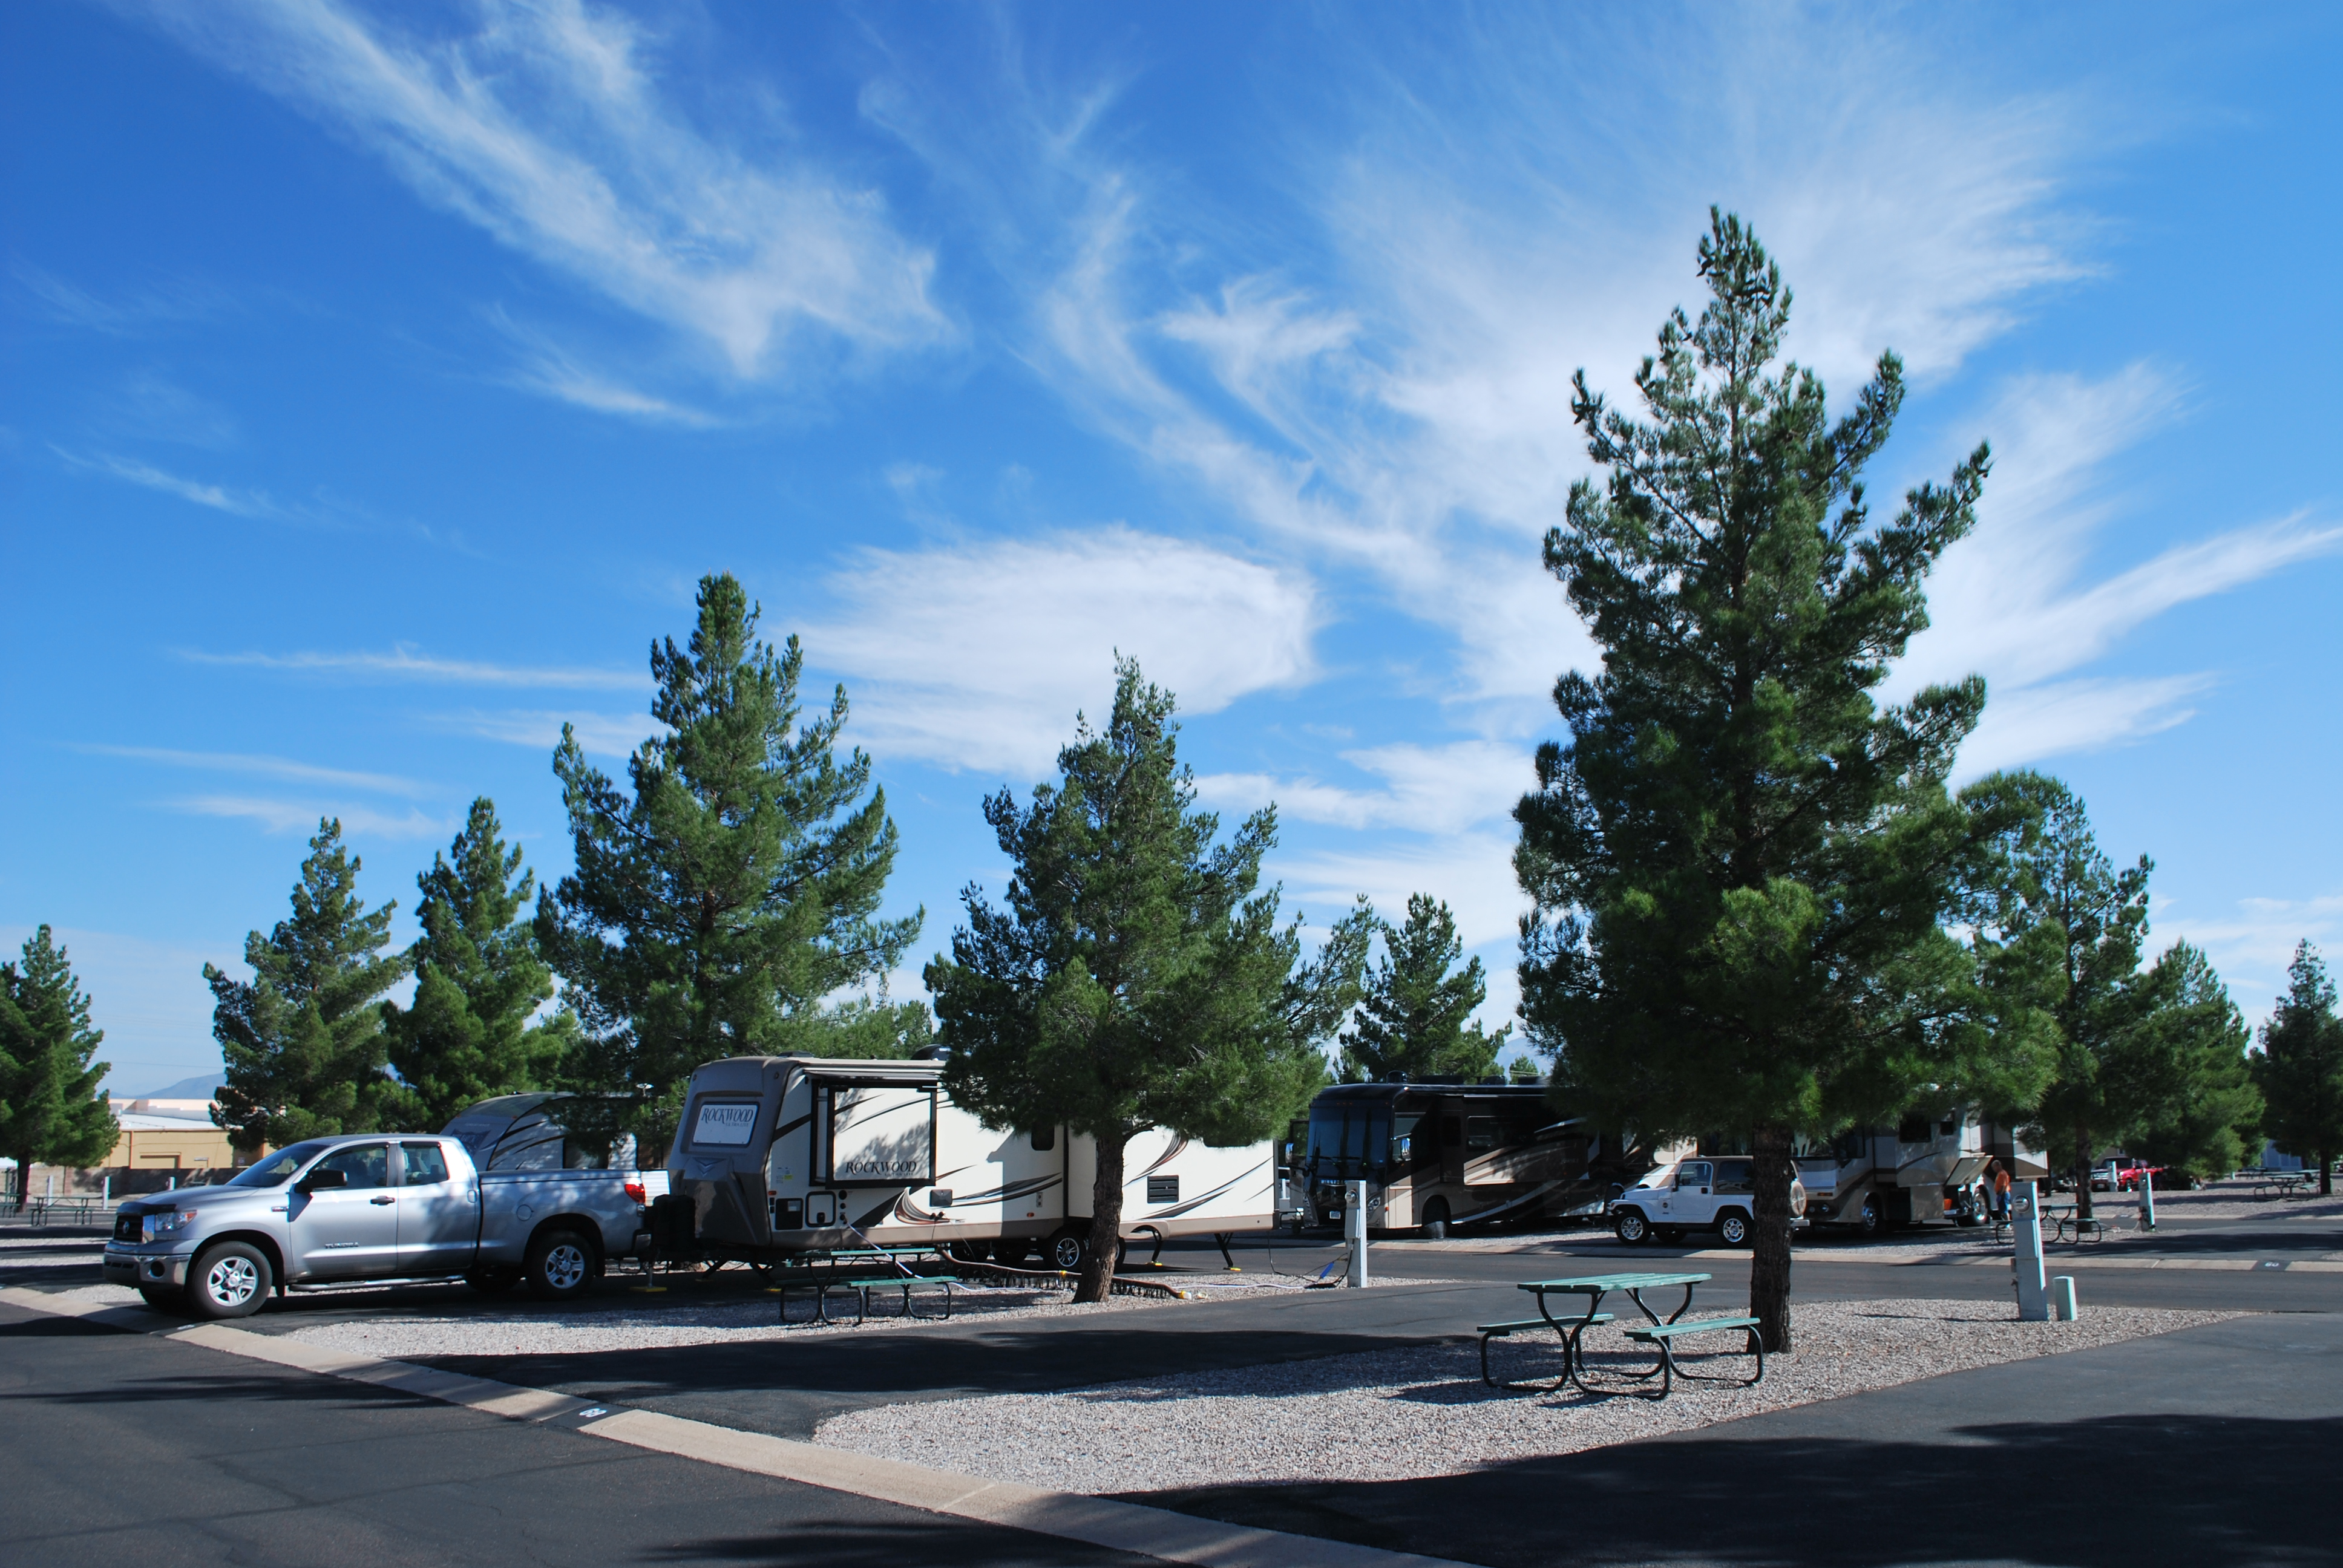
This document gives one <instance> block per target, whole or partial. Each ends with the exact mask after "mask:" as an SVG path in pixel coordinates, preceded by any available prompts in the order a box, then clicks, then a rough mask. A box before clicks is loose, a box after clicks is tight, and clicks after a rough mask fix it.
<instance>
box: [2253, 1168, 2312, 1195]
mask: <svg viewBox="0 0 2343 1568" xmlns="http://www.w3.org/2000/svg"><path fill="white" fill-rule="evenodd" d="M2317 1182H2318V1171H2263V1172H2262V1173H2261V1177H2260V1180H2258V1181H2256V1182H2255V1183H2254V1196H2256V1197H2257V1198H2262V1197H2269V1196H2273V1195H2274V1196H2277V1197H2279V1198H2295V1197H2299V1196H2301V1195H2302V1194H2303V1193H2304V1192H2307V1191H2309V1190H2310V1189H2311V1187H2313V1186H2314V1185H2316V1184H2317Z"/></svg>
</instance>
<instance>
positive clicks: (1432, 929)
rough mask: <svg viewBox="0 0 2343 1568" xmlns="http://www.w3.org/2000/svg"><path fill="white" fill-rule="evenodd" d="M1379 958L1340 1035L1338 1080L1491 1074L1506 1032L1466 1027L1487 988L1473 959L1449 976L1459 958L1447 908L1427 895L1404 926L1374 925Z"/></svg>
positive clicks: (1418, 898) (1416, 900) (1414, 903)
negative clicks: (1349, 1023)
mask: <svg viewBox="0 0 2343 1568" xmlns="http://www.w3.org/2000/svg"><path fill="white" fill-rule="evenodd" d="M1377 924H1378V929H1379V930H1381V932H1382V934H1383V958H1382V959H1381V960H1379V961H1378V962H1377V964H1376V966H1375V971H1374V977H1373V980H1370V981H1369V982H1368V985H1367V991H1366V995H1365V997H1364V998H1363V999H1362V1000H1361V1002H1360V1004H1359V1010H1358V1013H1357V1016H1356V1021H1355V1022H1354V1023H1353V1026H1352V1028H1351V1030H1349V1031H1348V1032H1347V1033H1345V1034H1344V1035H1343V1036H1342V1081H1344V1082H1346V1083H1363V1082H1388V1081H1393V1080H1396V1079H1399V1078H1402V1077H1404V1078H1407V1079H1411V1080H1414V1081H1419V1082H1420V1081H1423V1080H1424V1079H1427V1078H1441V1077H1457V1078H1462V1079H1463V1080H1464V1081H1466V1082H1468V1083H1477V1082H1479V1081H1481V1080H1482V1079H1483V1078H1486V1077H1489V1076H1490V1075H1492V1074H1493V1073H1494V1072H1495V1071H1496V1070H1497V1052H1498V1051H1499V1050H1501V1049H1502V1048H1503V1045H1504V1043H1505V1037H1506V1035H1508V1034H1509V1033H1511V1032H1512V1030H1511V1028H1510V1026H1507V1025H1503V1024H1501V1025H1499V1026H1498V1028H1497V1030H1496V1031H1495V1032H1494V1033H1484V1032H1483V1030H1479V1029H1477V1028H1473V1027H1472V1026H1470V1025H1469V1024H1468V1023H1467V1022H1466V1020H1468V1019H1470V1018H1471V1017H1472V1016H1473V1010H1474V1009H1475V1008H1477V1007H1479V1006H1480V1005H1481V1004H1482V1002H1483V1001H1485V1000H1488V995H1489V984H1488V981H1487V980H1486V979H1484V978H1483V975H1482V973H1481V960H1479V959H1473V960H1471V961H1470V962H1468V963H1467V964H1465V966H1464V967H1463V969H1461V970H1456V971H1455V972H1454V973H1453V974H1452V973H1450V972H1449V971H1450V970H1452V969H1454V966H1455V963H1456V960H1458V959H1460V958H1462V957H1463V954H1464V943H1463V940H1462V939H1461V938H1459V937H1458V936H1457V934H1456V920H1455V917H1454V916H1453V915H1451V914H1450V913H1449V912H1448V906H1447V905H1446V904H1445V903H1443V902H1441V901H1440V900H1437V899H1434V898H1433V896H1432V895H1431V894H1429V893H1413V894H1410V895H1409V897H1408V900H1407V924H1406V925H1404V926H1393V925H1390V924H1389V923H1387V922H1380V921H1379V922H1377Z"/></svg>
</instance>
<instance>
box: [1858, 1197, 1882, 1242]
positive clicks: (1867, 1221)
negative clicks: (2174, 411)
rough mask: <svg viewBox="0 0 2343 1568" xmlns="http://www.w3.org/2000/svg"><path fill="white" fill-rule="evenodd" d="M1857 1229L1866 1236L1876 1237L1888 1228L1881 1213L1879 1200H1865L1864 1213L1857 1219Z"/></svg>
mask: <svg viewBox="0 0 2343 1568" xmlns="http://www.w3.org/2000/svg"><path fill="white" fill-rule="evenodd" d="M1886 1228H1887V1227H1886V1221H1885V1219H1884V1218H1883V1217H1882V1216H1881V1214H1880V1212H1879V1200H1878V1199H1877V1198H1865V1200H1864V1201H1863V1212H1862V1213H1861V1214H1859V1215H1857V1216H1856V1217H1855V1229H1857V1230H1859V1231H1862V1232H1863V1233H1864V1234H1865V1235H1866V1236H1876V1235H1877V1234H1879V1232H1880V1231H1884V1230H1885V1229H1886Z"/></svg>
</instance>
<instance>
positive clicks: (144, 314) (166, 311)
mask: <svg viewBox="0 0 2343 1568" xmlns="http://www.w3.org/2000/svg"><path fill="white" fill-rule="evenodd" d="M10 270H11V271H12V272H13V273H14V275H15V282H16V286H17V289H18V290H19V292H20V293H21V295H22V296H23V297H24V299H25V303H26V305H27V306H28V307H29V310H28V314H29V315H31V316H33V317H36V318H37V319H40V320H45V321H50V322H54V323H55V324H56V325H58V326H60V327H79V328H82V329H83V330H85V331H90V332H101V333H104V334H106V336H107V337H139V336H142V335H144V334H146V333H147V332H150V331H152V330H153V329H154V328H155V327H162V326H172V325H176V324H178V323H181V322H189V321H203V320H207V319H209V318H211V317H217V316H221V315H224V314H226V312H227V311H228V310H229V309H230V308H231V303H230V301H229V299H228V297H227V296H226V295H225V294H223V293H221V292H220V291H219V290H217V289H216V288H212V287H210V286H206V285H204V284H199V283H192V282H186V281H179V282H170V283H159V284H150V285H146V286H139V287H135V288H129V289H125V290H120V291H116V292H113V293H105V292H100V291H98V290H95V289H89V288H84V287H82V286H79V285H77V284H74V283H69V282H67V281H66V280H65V279H64V278H61V277H58V276H55V274H53V273H49V272H45V271H43V270H42V269H41V268H39V267H37V266H33V265H31V264H30V263H28V262H23V261H19V262H17V263H16V264H15V266H13V267H12V268H11V269H10Z"/></svg>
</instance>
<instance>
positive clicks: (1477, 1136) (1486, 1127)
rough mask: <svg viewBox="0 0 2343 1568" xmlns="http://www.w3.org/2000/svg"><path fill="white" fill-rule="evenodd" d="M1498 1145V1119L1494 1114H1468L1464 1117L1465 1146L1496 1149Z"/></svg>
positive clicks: (1468, 1147)
mask: <svg viewBox="0 0 2343 1568" xmlns="http://www.w3.org/2000/svg"><path fill="white" fill-rule="evenodd" d="M1496 1146H1497V1119H1496V1118H1495V1117H1493V1116H1468V1117H1466V1118H1465V1119H1464V1147H1465V1148H1467V1149H1494V1148H1495V1147H1496Z"/></svg>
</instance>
